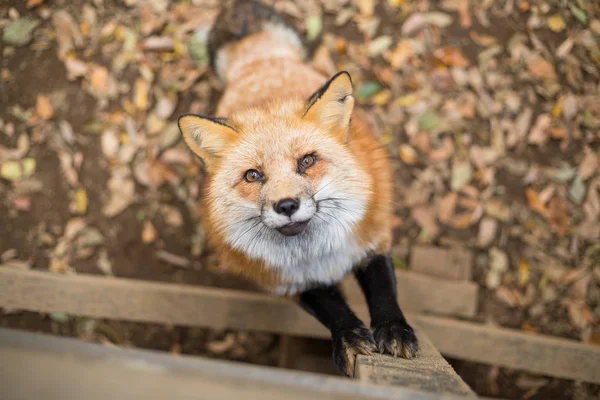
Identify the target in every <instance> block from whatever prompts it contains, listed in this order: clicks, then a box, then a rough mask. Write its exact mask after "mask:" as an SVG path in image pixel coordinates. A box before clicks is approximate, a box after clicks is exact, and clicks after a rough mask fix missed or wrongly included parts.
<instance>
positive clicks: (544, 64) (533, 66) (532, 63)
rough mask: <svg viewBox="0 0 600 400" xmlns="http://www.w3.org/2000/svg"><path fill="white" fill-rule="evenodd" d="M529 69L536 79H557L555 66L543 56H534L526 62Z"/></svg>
mask: <svg viewBox="0 0 600 400" xmlns="http://www.w3.org/2000/svg"><path fill="white" fill-rule="evenodd" d="M526 65H527V69H528V70H529V72H530V73H531V75H532V76H533V77H534V78H536V79H541V80H548V81H555V80H556V79H557V75H556V71H555V70H554V66H553V65H552V64H551V63H550V62H548V61H546V60H545V59H543V58H542V57H541V56H532V57H530V58H529V59H528V60H527V61H526Z"/></svg>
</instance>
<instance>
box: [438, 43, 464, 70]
mask: <svg viewBox="0 0 600 400" xmlns="http://www.w3.org/2000/svg"><path fill="white" fill-rule="evenodd" d="M433 55H434V56H435V57H437V58H438V59H439V60H440V61H441V62H443V63H444V64H446V65H448V66H450V67H458V68H465V67H468V66H469V60H468V59H467V57H465V55H464V54H463V53H462V51H460V49H459V48H458V47H456V46H445V47H442V48H440V49H437V50H436V51H434V52H433Z"/></svg>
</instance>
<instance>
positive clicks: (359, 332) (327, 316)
mask: <svg viewBox="0 0 600 400" xmlns="http://www.w3.org/2000/svg"><path fill="white" fill-rule="evenodd" d="M300 304H301V305H302V307H304V309H305V310H306V311H308V312H309V313H310V314H312V315H313V316H315V317H316V318H317V319H318V320H319V321H320V322H321V323H322V324H323V325H325V326H326V327H327V328H328V329H329V330H330V331H331V337H332V339H333V361H334V363H335V366H336V368H337V370H338V371H339V372H340V373H342V374H344V375H346V376H350V377H351V376H353V375H354V370H353V368H352V366H353V365H354V362H352V360H350V359H349V358H348V357H349V356H350V357H354V356H355V355H356V354H365V355H372V354H373V351H376V350H377V346H376V344H375V340H374V339H373V335H372V333H371V331H370V330H369V329H368V328H367V327H366V326H365V325H364V324H363V323H362V321H361V320H360V319H358V317H357V316H356V315H355V314H354V313H353V312H352V310H351V309H350V307H348V304H347V303H346V300H345V299H344V297H343V296H342V293H341V292H340V290H339V289H338V288H337V286H323V287H318V288H315V289H310V290H307V291H305V292H303V293H302V294H300Z"/></svg>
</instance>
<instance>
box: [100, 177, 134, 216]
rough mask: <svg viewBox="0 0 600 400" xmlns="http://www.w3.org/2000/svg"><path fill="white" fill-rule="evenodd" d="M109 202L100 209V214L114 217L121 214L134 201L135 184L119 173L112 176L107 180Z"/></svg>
mask: <svg viewBox="0 0 600 400" xmlns="http://www.w3.org/2000/svg"><path fill="white" fill-rule="evenodd" d="M107 188H108V191H109V195H110V197H109V200H108V202H107V203H106V204H105V205H104V207H103V208H102V214H104V215H105V216H107V217H114V216H116V215H118V214H120V213H122V212H123V211H124V210H125V209H126V208H127V207H129V205H131V204H132V203H133V202H134V201H135V183H134V182H133V180H132V179H131V178H130V177H128V176H123V175H122V174H121V173H119V174H113V175H112V176H111V178H110V179H109V180H108V184H107Z"/></svg>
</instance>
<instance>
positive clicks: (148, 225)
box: [142, 220, 158, 244]
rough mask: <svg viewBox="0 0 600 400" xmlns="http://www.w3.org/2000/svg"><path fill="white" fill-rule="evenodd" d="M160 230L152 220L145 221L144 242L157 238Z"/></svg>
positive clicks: (150, 241)
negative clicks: (157, 229)
mask: <svg viewBox="0 0 600 400" xmlns="http://www.w3.org/2000/svg"><path fill="white" fill-rule="evenodd" d="M157 236H158V232H157V231H156V228H154V225H152V222H150V221H149V220H146V221H144V228H143V229H142V242H144V243H146V244H148V243H152V242H154V241H155V240H156V238H157Z"/></svg>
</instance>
